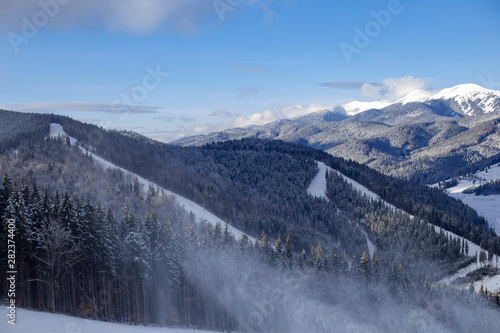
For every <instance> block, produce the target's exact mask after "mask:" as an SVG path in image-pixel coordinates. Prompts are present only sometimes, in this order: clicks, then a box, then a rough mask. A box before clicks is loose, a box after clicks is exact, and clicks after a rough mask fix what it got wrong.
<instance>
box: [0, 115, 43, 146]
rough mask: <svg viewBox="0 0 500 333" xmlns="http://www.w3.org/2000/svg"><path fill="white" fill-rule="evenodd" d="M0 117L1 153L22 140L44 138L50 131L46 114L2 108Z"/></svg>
mask: <svg viewBox="0 0 500 333" xmlns="http://www.w3.org/2000/svg"><path fill="white" fill-rule="evenodd" d="M0 119H1V120H2V121H0V154H2V153H3V152H5V151H6V150H8V149H10V148H14V147H16V146H18V145H19V144H20V143H21V142H22V141H27V140H30V141H38V140H43V138H44V137H45V136H46V135H47V134H48V132H49V127H50V121H49V118H48V117H47V116H46V115H41V114H35V113H19V112H12V111H5V110H0Z"/></svg>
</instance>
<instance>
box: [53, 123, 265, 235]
mask: <svg viewBox="0 0 500 333" xmlns="http://www.w3.org/2000/svg"><path fill="white" fill-rule="evenodd" d="M50 136H51V137H55V136H63V137H66V136H68V135H67V134H66V132H64V129H63V127H62V126H61V125H60V124H50ZM68 137H69V136H68ZM69 138H70V141H71V144H74V143H76V142H77V140H76V139H74V138H72V137H69ZM80 149H81V150H82V151H83V152H87V153H88V154H89V155H90V156H92V159H93V160H94V162H96V163H98V164H100V165H101V166H102V167H103V168H105V169H119V170H121V171H123V172H124V173H125V174H126V175H130V176H132V177H137V179H138V180H139V183H140V184H141V185H142V186H144V189H146V190H147V189H148V188H149V185H152V186H153V187H155V188H159V189H161V190H163V192H164V193H165V194H166V195H174V196H175V197H176V201H177V203H178V204H179V205H180V206H182V207H184V209H185V210H186V211H188V212H189V211H191V212H192V213H193V214H194V215H195V216H196V218H197V219H198V221H201V220H205V221H206V222H207V223H210V224H211V225H212V226H213V227H215V224H216V223H217V222H219V223H221V224H222V225H221V226H222V228H224V227H225V225H224V220H223V219H221V218H219V217H217V216H215V215H214V214H212V213H210V212H209V211H207V210H206V209H205V208H203V207H201V206H200V205H198V204H197V203H195V202H193V201H191V200H189V199H187V198H185V197H183V196H181V195H178V194H176V193H174V192H172V191H169V190H167V189H165V188H163V187H161V186H159V185H157V184H155V183H153V182H150V181H149V180H147V179H145V178H143V177H141V176H139V175H137V174H135V173H133V172H130V171H128V170H126V169H124V168H121V167H119V166H117V165H115V164H113V163H111V162H110V161H108V160H105V159H104V158H102V157H100V156H97V155H95V154H94V153H91V152H90V151H88V150H87V149H85V148H83V147H81V146H80ZM228 230H229V231H230V232H232V234H233V235H234V237H235V238H236V239H239V238H241V237H242V236H243V232H242V231H240V230H238V229H236V228H234V227H233V226H231V225H230V224H228ZM248 238H249V239H250V241H252V242H254V241H255V239H254V238H253V237H250V236H249V237H248Z"/></svg>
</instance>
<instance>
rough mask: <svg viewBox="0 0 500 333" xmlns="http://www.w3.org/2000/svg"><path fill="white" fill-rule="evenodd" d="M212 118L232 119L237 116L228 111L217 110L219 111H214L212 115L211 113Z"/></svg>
mask: <svg viewBox="0 0 500 333" xmlns="http://www.w3.org/2000/svg"><path fill="white" fill-rule="evenodd" d="M210 116H212V117H224V118H230V117H234V116H236V114H234V113H231V112H229V111H227V109H217V110H215V111H213V112H212V113H210Z"/></svg>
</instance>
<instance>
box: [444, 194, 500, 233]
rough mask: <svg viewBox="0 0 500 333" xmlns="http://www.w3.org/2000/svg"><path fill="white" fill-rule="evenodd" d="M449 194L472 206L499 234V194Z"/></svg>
mask: <svg viewBox="0 0 500 333" xmlns="http://www.w3.org/2000/svg"><path fill="white" fill-rule="evenodd" d="M450 195H451V196H452V197H454V198H457V199H460V200H461V201H462V202H463V203H464V204H466V205H469V206H471V207H472V208H474V209H475V210H476V211H477V213H478V214H479V215H480V216H483V217H484V218H485V219H486V220H487V221H488V223H489V224H490V226H491V227H492V228H493V229H494V230H495V231H496V233H497V234H500V195H474V194H464V193H450Z"/></svg>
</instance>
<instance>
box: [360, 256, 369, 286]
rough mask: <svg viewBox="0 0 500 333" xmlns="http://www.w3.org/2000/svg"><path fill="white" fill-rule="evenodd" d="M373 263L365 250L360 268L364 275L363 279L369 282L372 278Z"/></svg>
mask: <svg viewBox="0 0 500 333" xmlns="http://www.w3.org/2000/svg"><path fill="white" fill-rule="evenodd" d="M370 266H371V264H370V258H369V257H368V254H367V253H366V251H365V252H363V255H362V256H361V261H360V269H361V275H362V277H363V280H364V281H365V282H368V281H369V280H370V278H371V267H370Z"/></svg>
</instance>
